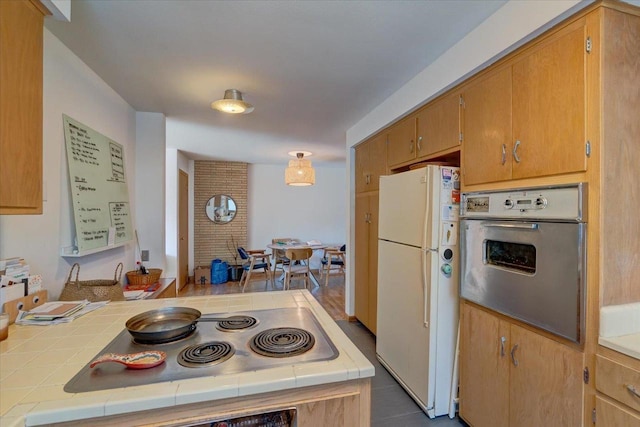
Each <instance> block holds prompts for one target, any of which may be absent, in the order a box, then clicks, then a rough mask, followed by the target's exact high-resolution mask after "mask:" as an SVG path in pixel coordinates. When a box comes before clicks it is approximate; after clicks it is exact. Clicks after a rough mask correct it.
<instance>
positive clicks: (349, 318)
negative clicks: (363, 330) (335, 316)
mask: <svg viewBox="0 0 640 427" xmlns="http://www.w3.org/2000/svg"><path fill="white" fill-rule="evenodd" d="M347 320H348V321H349V322H359V320H358V318H357V317H356V316H347Z"/></svg>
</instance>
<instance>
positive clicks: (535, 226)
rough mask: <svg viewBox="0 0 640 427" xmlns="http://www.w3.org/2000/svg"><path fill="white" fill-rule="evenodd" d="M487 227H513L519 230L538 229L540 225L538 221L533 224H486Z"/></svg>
mask: <svg viewBox="0 0 640 427" xmlns="http://www.w3.org/2000/svg"><path fill="white" fill-rule="evenodd" d="M484 226H485V227H495V228H511V229H517V230H537V229H538V228H539V225H538V224H536V223H533V224H484Z"/></svg>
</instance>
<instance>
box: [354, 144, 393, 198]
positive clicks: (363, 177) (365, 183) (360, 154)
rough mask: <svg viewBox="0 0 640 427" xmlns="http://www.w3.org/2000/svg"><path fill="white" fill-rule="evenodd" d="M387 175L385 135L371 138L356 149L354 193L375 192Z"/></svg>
mask: <svg viewBox="0 0 640 427" xmlns="http://www.w3.org/2000/svg"><path fill="white" fill-rule="evenodd" d="M386 174H387V134H386V133H383V134H380V135H377V136H375V137H373V138H371V139H370V140H368V141H365V142H363V143H362V144H360V145H358V146H357V147H356V170H355V178H356V179H355V181H356V193H361V192H363V191H375V190H377V189H378V188H379V185H380V184H379V182H380V177H381V176H383V175H386Z"/></svg>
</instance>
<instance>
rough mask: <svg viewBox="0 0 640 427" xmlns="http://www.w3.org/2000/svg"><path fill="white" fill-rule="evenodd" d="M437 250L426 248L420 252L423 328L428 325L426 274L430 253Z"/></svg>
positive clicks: (428, 268)
mask: <svg viewBox="0 0 640 427" xmlns="http://www.w3.org/2000/svg"><path fill="white" fill-rule="evenodd" d="M433 252H438V250H437V249H431V248H426V249H424V250H422V251H421V254H422V295H423V299H424V300H423V304H424V308H423V311H422V316H423V317H422V323H423V325H424V327H425V328H428V327H429V288H428V286H427V285H428V281H427V278H428V274H429V272H431V254H432V253H433Z"/></svg>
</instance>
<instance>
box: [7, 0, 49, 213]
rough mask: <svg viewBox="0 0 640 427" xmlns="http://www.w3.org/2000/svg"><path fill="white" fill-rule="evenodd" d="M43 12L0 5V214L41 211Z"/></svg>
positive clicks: (24, 2) (22, 3) (24, 4)
mask: <svg viewBox="0 0 640 427" xmlns="http://www.w3.org/2000/svg"><path fill="white" fill-rule="evenodd" d="M45 13H46V10H45V9H44V8H42V6H41V5H40V4H39V2H31V1H28V0H16V1H0V153H2V154H1V155H0V214H41V213H42V76H43V74H42V67H43V64H42V54H43V39H42V37H43V23H44V14H45Z"/></svg>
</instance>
